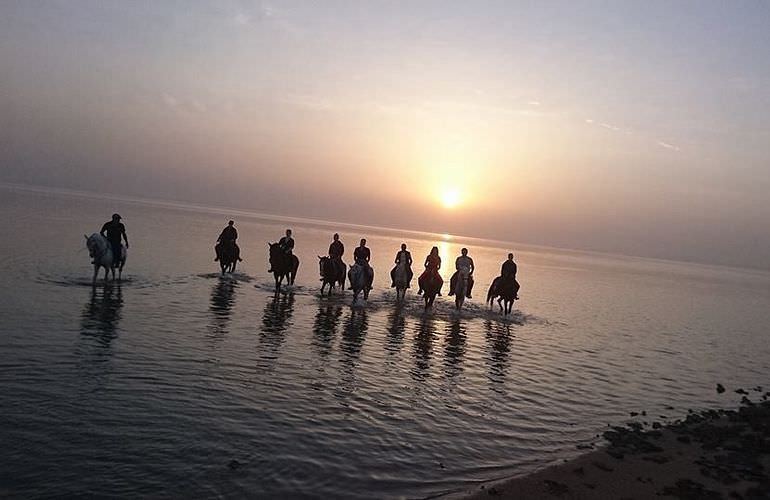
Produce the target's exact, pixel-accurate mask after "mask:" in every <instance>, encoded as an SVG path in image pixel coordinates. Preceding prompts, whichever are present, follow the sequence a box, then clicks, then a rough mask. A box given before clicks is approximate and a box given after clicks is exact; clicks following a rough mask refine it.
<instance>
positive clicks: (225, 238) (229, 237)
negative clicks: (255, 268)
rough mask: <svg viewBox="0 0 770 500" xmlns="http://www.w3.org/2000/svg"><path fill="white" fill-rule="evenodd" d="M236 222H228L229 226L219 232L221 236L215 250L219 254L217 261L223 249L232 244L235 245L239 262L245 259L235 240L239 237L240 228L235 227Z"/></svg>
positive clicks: (215, 260)
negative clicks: (242, 257)
mask: <svg viewBox="0 0 770 500" xmlns="http://www.w3.org/2000/svg"><path fill="white" fill-rule="evenodd" d="M234 224H235V222H233V221H230V222H228V223H227V227H226V228H224V229H223V230H222V232H221V233H220V234H219V238H217V244H216V245H214V251H215V252H216V254H217V258H216V259H214V262H217V261H218V260H219V259H220V258H221V257H222V249H223V248H227V247H228V246H230V245H233V246H234V247H235V258H236V259H237V260H238V262H242V261H243V259H241V249H240V248H239V247H238V244H237V243H236V242H235V240H237V239H238V230H237V229H235V226H234Z"/></svg>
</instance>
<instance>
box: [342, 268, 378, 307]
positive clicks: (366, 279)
mask: <svg viewBox="0 0 770 500" xmlns="http://www.w3.org/2000/svg"><path fill="white" fill-rule="evenodd" d="M367 271H368V272H367ZM370 280H371V281H374V269H372V267H371V266H364V265H361V264H359V263H358V262H356V263H355V264H353V265H352V266H350V270H349V271H348V281H349V282H350V288H352V289H353V304H355V303H356V300H358V294H359V293H361V292H364V300H369V290H371V289H372V287H371V286H369V283H370V282H371V281H370Z"/></svg>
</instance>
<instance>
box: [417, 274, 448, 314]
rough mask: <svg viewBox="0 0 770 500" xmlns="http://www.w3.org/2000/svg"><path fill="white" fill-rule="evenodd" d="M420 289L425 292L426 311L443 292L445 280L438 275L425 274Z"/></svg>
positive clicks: (421, 278) (421, 279)
mask: <svg viewBox="0 0 770 500" xmlns="http://www.w3.org/2000/svg"><path fill="white" fill-rule="evenodd" d="M419 283H420V288H422V290H423V300H425V309H428V308H429V307H431V306H432V305H433V302H435V300H436V295H438V293H439V292H440V291H441V287H442V286H443V285H444V280H442V279H441V276H439V275H438V273H424V274H423V275H422V276H420V278H419Z"/></svg>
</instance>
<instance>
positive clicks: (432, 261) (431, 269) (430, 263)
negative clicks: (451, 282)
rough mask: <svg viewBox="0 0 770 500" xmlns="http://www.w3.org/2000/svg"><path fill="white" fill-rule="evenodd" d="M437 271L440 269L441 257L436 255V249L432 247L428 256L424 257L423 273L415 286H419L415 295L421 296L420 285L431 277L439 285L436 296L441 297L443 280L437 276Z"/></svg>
mask: <svg viewBox="0 0 770 500" xmlns="http://www.w3.org/2000/svg"><path fill="white" fill-rule="evenodd" d="M439 269H441V256H439V254H438V247H433V248H432V249H431V251H430V253H429V254H428V256H427V257H425V271H423V273H422V274H421V275H420V277H419V278H418V280H417V284H418V285H419V286H420V289H419V290H418V291H417V295H422V292H423V290H422V284H423V283H424V282H425V280H427V279H428V278H429V277H431V275H432V276H433V277H434V278H435V279H436V280H437V282H438V283H440V285H439V289H438V295H439V296H441V287H442V286H443V285H444V279H443V278H442V277H441V275H440V274H439V272H438V270H439Z"/></svg>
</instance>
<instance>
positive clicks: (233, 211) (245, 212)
mask: <svg viewBox="0 0 770 500" xmlns="http://www.w3.org/2000/svg"><path fill="white" fill-rule="evenodd" d="M0 187H2V188H10V189H17V190H23V191H31V192H38V193H54V194H64V195H71V196H80V197H84V198H97V199H116V200H118V201H124V202H130V203H144V204H151V205H156V206H164V207H168V208H178V209H186V210H193V211H200V212H220V213H222V214H223V215H227V214H229V215H242V216H246V217H252V218H257V219H267V220H284V221H291V222H298V223H303V222H304V223H307V222H310V223H313V224H317V225H321V226H330V227H331V226H334V225H342V226H346V227H349V228H366V229H374V230H378V231H383V232H407V233H411V234H415V235H430V236H435V237H436V238H438V239H443V240H445V241H447V240H449V241H451V240H476V241H477V242H479V243H480V244H481V246H485V247H491V248H500V249H503V248H505V247H502V246H497V245H485V244H483V242H491V243H495V244H504V245H521V246H525V247H530V248H536V249H543V250H550V251H554V250H555V251H558V252H565V253H582V254H593V255H598V256H605V257H613V258H618V257H620V258H624V259H628V258H632V259H640V260H646V261H651V262H665V263H676V264H688V265H695V266H703V267H712V268H723V269H729V270H737V271H760V272H763V273H766V274H770V268H763V267H753V266H747V265H742V266H738V265H730V264H717V263H712V262H702V261H691V260H679V259H667V258H660V257H649V256H644V255H636V254H625V253H613V252H607V251H602V250H594V249H588V248H569V247H558V246H551V245H542V244H537V243H526V242H521V241H519V242H515V241H506V240H497V239H493V238H482V237H479V236H469V235H462V234H451V233H437V232H433V231H421V230H417V229H406V228H399V227H389V226H376V225H370V224H361V223H357V222H343V221H336V220H326V219H317V218H314V217H309V216H296V215H280V214H272V213H267V212H261V211H257V210H256V209H251V208H237V207H227V206H210V205H201V204H198V203H196V202H192V201H186V200H167V199H162V198H142V197H139V196H133V195H127V194H118V193H102V192H96V191H90V190H80V189H72V188H66V187H59V186H44V185H39V184H24V183H16V182H6V181H0ZM509 250H510V249H509ZM510 251H513V250H510Z"/></svg>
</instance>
